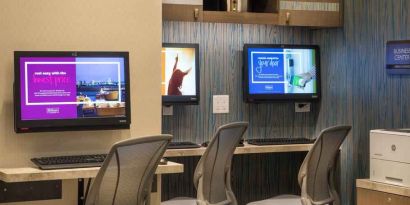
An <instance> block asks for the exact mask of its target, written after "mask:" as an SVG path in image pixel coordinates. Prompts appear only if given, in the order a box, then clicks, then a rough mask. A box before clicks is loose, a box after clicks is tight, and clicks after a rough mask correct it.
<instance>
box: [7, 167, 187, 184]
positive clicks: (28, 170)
mask: <svg viewBox="0 0 410 205" xmlns="http://www.w3.org/2000/svg"><path fill="white" fill-rule="evenodd" d="M99 170H100V168H99V167H92V168H76V169H58V170H40V169H38V168H33V167H24V168H3V169H0V180H1V181H4V182H27V181H42V180H63V179H79V178H94V177H95V176H97V173H98V171H99ZM183 171H184V165H182V164H178V163H175V162H168V164H167V165H159V166H158V169H157V170H156V172H155V173H156V174H172V173H182V172H183Z"/></svg>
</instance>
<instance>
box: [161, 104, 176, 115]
mask: <svg viewBox="0 0 410 205" xmlns="http://www.w3.org/2000/svg"><path fill="white" fill-rule="evenodd" d="M162 115H164V116H172V115H174V107H173V106H162Z"/></svg>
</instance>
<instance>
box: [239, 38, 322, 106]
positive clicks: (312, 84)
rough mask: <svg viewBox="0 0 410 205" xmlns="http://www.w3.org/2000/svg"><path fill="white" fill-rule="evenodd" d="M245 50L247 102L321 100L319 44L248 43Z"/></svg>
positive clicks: (244, 80) (245, 91)
mask: <svg viewBox="0 0 410 205" xmlns="http://www.w3.org/2000/svg"><path fill="white" fill-rule="evenodd" d="M243 52H244V67H243V68H244V69H243V77H244V79H243V83H244V86H243V88H244V100H245V101H246V102H250V103H252V102H272V101H284V100H295V101H299V100H317V99H319V97H320V58H319V56H320V54H319V47H318V46H315V45H251V44H246V45H245V46H244V50H243Z"/></svg>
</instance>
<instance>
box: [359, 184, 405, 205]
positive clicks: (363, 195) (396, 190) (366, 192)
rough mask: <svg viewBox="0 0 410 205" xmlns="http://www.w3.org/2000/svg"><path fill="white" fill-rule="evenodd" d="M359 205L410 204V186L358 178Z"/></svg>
mask: <svg viewBox="0 0 410 205" xmlns="http://www.w3.org/2000/svg"><path fill="white" fill-rule="evenodd" d="M356 188H357V205H409V204H410V187H401V186H395V185H390V184H384V183H380V182H374V181H370V180H369V179H357V180H356Z"/></svg>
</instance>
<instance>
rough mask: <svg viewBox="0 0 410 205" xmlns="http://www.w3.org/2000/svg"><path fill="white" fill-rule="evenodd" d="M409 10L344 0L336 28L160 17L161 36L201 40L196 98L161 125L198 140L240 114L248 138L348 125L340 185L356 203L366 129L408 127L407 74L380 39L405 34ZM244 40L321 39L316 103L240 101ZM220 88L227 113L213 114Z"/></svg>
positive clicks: (403, 5)
mask: <svg viewBox="0 0 410 205" xmlns="http://www.w3.org/2000/svg"><path fill="white" fill-rule="evenodd" d="M409 11H410V1H408V0H344V12H345V13H344V23H345V25H344V27H343V28H339V29H307V28H296V27H292V28H289V27H277V26H266V25H239V24H215V23H186V22H164V23H163V41H164V42H180V43H199V44H200V64H201V70H200V74H201V102H200V105H198V106H175V107H174V116H164V117H163V120H162V122H163V125H162V130H163V132H164V133H171V134H173V135H174V137H175V140H177V141H184V140H188V141H194V142H198V143H201V142H203V141H205V140H207V139H209V138H210V137H211V136H212V133H213V132H214V131H215V129H216V128H217V127H218V126H220V125H222V124H224V123H227V122H231V121H237V120H245V121H249V122H250V127H249V130H248V132H247V134H246V136H245V137H246V138H257V137H283V136H293V137H313V136H315V134H317V133H318V132H319V131H320V130H321V129H323V128H325V127H328V126H333V125H336V124H350V125H353V131H352V133H351V134H350V136H349V137H348V139H347V140H346V142H345V144H344V145H343V150H342V153H341V162H342V164H341V168H342V171H341V186H342V204H344V205H352V204H355V203H354V201H355V194H354V193H355V189H354V185H355V184H354V179H355V178H363V177H368V176H369V174H368V171H369V159H368V158H369V157H368V155H369V145H368V144H369V130H371V129H376V128H399V127H410V103H408V102H407V101H409V100H410V76H391V75H387V74H386V71H385V69H384V65H385V42H386V41H387V40H400V39H410V27H409V25H410V12H409ZM244 43H289V44H311V43H312V44H318V45H320V47H321V63H322V71H321V74H322V92H323V95H322V100H321V103H318V104H315V105H313V109H312V112H311V113H308V114H299V113H295V112H294V104H293V103H272V104H259V105H257V104H245V103H243V100H242V80H241V79H242V76H241V69H242V55H241V53H242V47H243V44H244ZM219 94H228V95H230V113H229V114H218V115H214V114H212V95H219ZM243 177H246V176H245V175H244V176H243ZM261 186H262V185H261Z"/></svg>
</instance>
